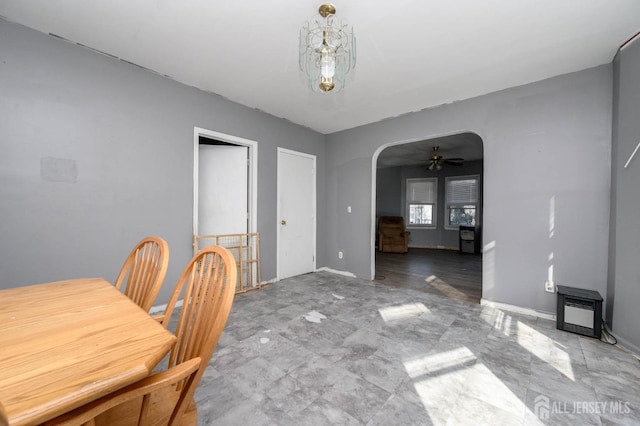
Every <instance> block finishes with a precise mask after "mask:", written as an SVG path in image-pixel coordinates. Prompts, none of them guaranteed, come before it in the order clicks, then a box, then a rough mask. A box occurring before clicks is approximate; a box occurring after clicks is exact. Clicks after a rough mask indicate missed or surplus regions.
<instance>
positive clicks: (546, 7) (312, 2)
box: [0, 0, 640, 134]
mask: <svg viewBox="0 0 640 426" xmlns="http://www.w3.org/2000/svg"><path fill="white" fill-rule="evenodd" d="M319 4H320V1H319V0H295V1H293V0H289V1H286V0H280V1H256V0H235V1H231V0H227V1H220V0H219V1H212V0H184V1H178V0H135V1H131V0H108V1H107V0H104V1H86V0H20V1H17V0H0V15H2V16H4V17H6V18H7V19H8V20H10V21H14V22H18V23H21V24H23V25H26V26H28V27H32V28H35V29H37V30H39V31H42V32H44V33H51V34H55V35H57V36H60V37H63V38H66V39H68V40H71V41H73V42H76V43H80V44H83V45H85V46H88V47H90V48H92V49H96V50H99V51H102V52H106V53H108V54H110V55H113V56H116V57H118V58H121V59H124V60H127V61H130V62H133V63H135V64H138V65H140V66H143V67H145V68H148V69H151V70H153V71H156V72H157V73H159V74H162V75H167V76H169V77H171V78H173V79H175V80H177V81H180V82H182V83H185V84H188V85H191V86H195V87H198V88H201V89H203V90H206V91H209V92H214V93H217V94H219V95H222V96H223V97H225V98H228V99H230V100H232V101H235V102H238V103H240V104H243V105H246V106H248V107H251V108H257V109H259V110H262V111H265V112H267V113H269V114H272V115H275V116H277V117H282V118H285V119H287V120H289V121H292V122H294V123H297V124H300V125H302V126H306V127H309V128H311V129H314V130H316V131H318V132H321V133H324V134H329V133H333V132H336V131H340V130H344V129H349V128H353V127H357V126H360V125H364V124H367V123H371V122H375V121H379V120H381V119H384V118H389V117H394V116H398V115H401V114H405V113H408V112H412V111H418V110H421V109H424V108H429V107H433V106H437V105H441V104H445V103H450V102H454V101H456V100H461V99H467V98H471V97H474V96H478V95H482V94H485V93H489V92H493V91H496V90H501V89H504V88H507V87H512V86H517V85H521V84H526V83H529V82H533V81H538V80H542V79H545V78H548V77H551V76H555V75H559V74H564V73H568V72H572V71H577V70H581V69H585V68H589V67H593V66H596V65H600V64H604V63H609V62H611V60H612V59H613V57H614V55H615V53H616V50H617V49H618V47H619V46H620V45H621V44H623V43H624V42H625V41H626V40H628V39H629V38H630V37H632V36H633V35H634V34H636V33H637V32H638V31H639V30H640V1H638V0H519V1H514V0H484V1H477V0H475V1H474V0H432V1H426V0H404V1H402V0H398V1H395V2H389V1H385V2H382V1H377V0H344V1H340V0H335V2H334V4H335V5H336V8H337V14H336V17H338V18H342V19H345V20H347V21H348V22H349V23H350V24H352V25H353V27H354V30H355V33H356V37H357V52H358V58H357V65H356V68H355V71H354V73H353V76H352V78H351V79H350V80H348V82H347V86H346V88H345V90H343V91H342V92H339V93H330V94H328V95H325V94H321V93H313V92H311V91H310V90H309V88H308V87H307V86H305V84H304V82H303V79H302V76H301V73H300V71H299V68H298V58H297V51H298V34H299V30H300V27H301V26H302V24H303V22H304V21H306V20H308V19H310V18H311V17H313V16H315V15H316V14H317V9H318V6H319Z"/></svg>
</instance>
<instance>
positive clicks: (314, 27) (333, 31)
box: [299, 3, 356, 93]
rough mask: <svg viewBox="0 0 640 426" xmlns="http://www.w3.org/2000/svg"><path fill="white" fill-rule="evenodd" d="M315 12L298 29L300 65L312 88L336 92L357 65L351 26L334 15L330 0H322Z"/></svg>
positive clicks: (334, 10) (354, 40)
mask: <svg viewBox="0 0 640 426" xmlns="http://www.w3.org/2000/svg"><path fill="white" fill-rule="evenodd" d="M318 13H319V14H320V16H318V17H316V18H314V19H311V20H310V21H308V22H306V23H305V25H304V26H303V27H302V29H301V30H300V52H299V53H300V56H299V63H300V69H301V70H302V71H303V72H304V73H305V74H306V76H307V78H308V80H309V86H310V87H311V90H313V91H314V92H317V91H321V92H324V93H326V92H329V91H334V92H337V91H339V90H341V89H342V88H343V87H344V84H345V78H346V76H347V73H348V72H349V71H350V70H352V69H353V68H354V67H355V65H356V39H355V35H354V34H353V28H352V27H350V26H349V25H348V24H346V23H345V22H342V21H339V20H336V19H334V17H333V15H334V14H335V13H336V9H335V7H334V6H333V5H332V4H330V3H323V4H322V5H320V8H319V10H318Z"/></svg>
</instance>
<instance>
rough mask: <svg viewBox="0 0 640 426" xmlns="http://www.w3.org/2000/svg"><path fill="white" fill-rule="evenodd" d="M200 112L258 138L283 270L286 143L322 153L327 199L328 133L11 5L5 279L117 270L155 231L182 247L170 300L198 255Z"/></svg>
mask: <svg viewBox="0 0 640 426" xmlns="http://www.w3.org/2000/svg"><path fill="white" fill-rule="evenodd" d="M194 126H197V127H202V128H205V129H209V130H214V131H218V132H222V133H227V134H231V135H235V136H238V137H242V138H246V139H250V140H255V141H257V142H258V159H259V163H258V175H259V176H258V182H259V183H258V231H259V232H260V237H261V256H262V278H263V279H265V280H268V279H272V278H275V276H276V225H275V224H276V219H277V218H276V155H277V149H276V148H277V147H278V146H281V147H285V148H289V149H293V150H298V151H302V152H306V153H310V154H315V155H317V156H318V157H317V166H318V175H317V177H318V179H317V182H318V188H317V194H318V206H319V210H321V209H322V206H323V205H324V199H325V190H324V182H325V177H324V173H323V171H324V169H325V144H324V136H323V135H321V134H318V133H315V132H313V131H310V130H308V129H305V128H303V127H300V126H297V125H293V124H291V123H289V122H287V121H285V120H281V119H278V118H275V117H273V116H270V115H267V114H264V113H262V112H259V111H256V110H253V109H249V108H246V107H243V106H240V105H238V104H235V103H233V102H230V101H228V100H225V99H223V98H222V97H220V96H217V95H213V94H209V93H205V92H202V91H200V90H197V89H195V88H191V87H188V86H184V85H181V84H178V83H176V82H173V81H171V80H169V79H167V78H164V77H161V76H158V75H155V74H153V73H151V72H148V71H146V70H143V69H140V68H138V67H136V66H133V65H130V64H127V63H124V62H121V61H118V60H116V59H113V58H110V57H107V56H103V55H100V54H97V53H95V52H92V51H90V50H87V49H84V48H81V47H78V46H76V45H73V44H70V43H67V42H64V41H61V40H59V39H56V38H53V37H50V36H47V35H44V34H41V33H38V32H36V31H33V30H30V29H27V28H24V27H22V26H19V25H17V24H14V23H10V22H7V21H4V20H1V19H0V153H1V154H0V277H1V279H0V288H8V287H15V286H20V285H27V284H32V283H37V282H43V281H53V280H61V279H66V278H72V277H80V276H103V277H105V278H107V279H108V280H110V281H113V280H115V278H116V275H117V273H118V271H119V269H120V267H121V266H122V262H123V261H124V258H125V257H126V255H127V254H128V253H129V251H130V250H131V248H132V247H133V246H134V244H135V243H137V242H138V241H139V240H140V239H141V238H142V237H143V236H145V235H149V234H154V235H160V236H162V237H164V238H165V239H166V240H167V241H168V243H169V246H170V248H171V259H170V262H169V271H168V273H167V278H166V281H165V284H164V286H163V288H162V290H161V293H160V296H159V299H158V301H157V302H158V303H164V302H165V301H166V300H167V298H168V296H169V294H170V293H171V290H172V288H173V286H174V285H175V282H176V280H177V278H178V276H179V274H180V272H181V270H182V268H183V267H184V266H185V265H186V263H187V261H188V260H189V259H190V258H191V255H192V247H191V238H192V222H193V207H192V206H193V200H192V199H193V131H194ZM47 158H50V159H56V160H46V159H47ZM43 159H44V160H43ZM59 160H62V161H59ZM42 161H45V164H44V165H45V171H47V170H48V171H49V173H45V174H41V164H42ZM74 168H75V169H74ZM325 217H326V216H325V215H323V214H319V215H318V221H317V223H318V229H319V230H323V229H326V227H327V224H326V222H325ZM324 235H325V234H324V232H318V239H317V245H318V247H323V246H325V245H326V240H325V238H324ZM317 259H318V260H317V265H318V266H322V265H324V264H325V262H326V260H325V259H324V258H323V252H322V251H320V250H318V258H317Z"/></svg>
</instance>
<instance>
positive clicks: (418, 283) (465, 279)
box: [375, 248, 482, 303]
mask: <svg viewBox="0 0 640 426" xmlns="http://www.w3.org/2000/svg"><path fill="white" fill-rule="evenodd" d="M375 280H376V281H379V282H381V283H384V284H388V285H392V286H398V287H404V288H412V289H416V290H422V291H425V292H428V293H433V294H439V295H443V296H447V297H451V298H454V299H459V300H465V301H469V302H475V303H480V298H481V297H482V255H481V254H468V253H460V252H458V251H454V250H438V249H424V248H410V249H409V253H381V252H379V251H376V275H375Z"/></svg>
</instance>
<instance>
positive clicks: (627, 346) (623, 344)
mask: <svg viewBox="0 0 640 426" xmlns="http://www.w3.org/2000/svg"><path fill="white" fill-rule="evenodd" d="M613 336H614V337H615V338H616V340H617V341H618V343H617V344H616V346H619V347H620V348H621V349H622V350H624V351H626V352H630V353H631V354H632V355H633V356H634V357H635V358H637V359H638V361H640V355H638V354H640V347H638V346H636V345H634V344H633V343H631V342H629V341H628V340H626V339H624V338H623V337H618V336H616V334H615V332H613Z"/></svg>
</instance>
